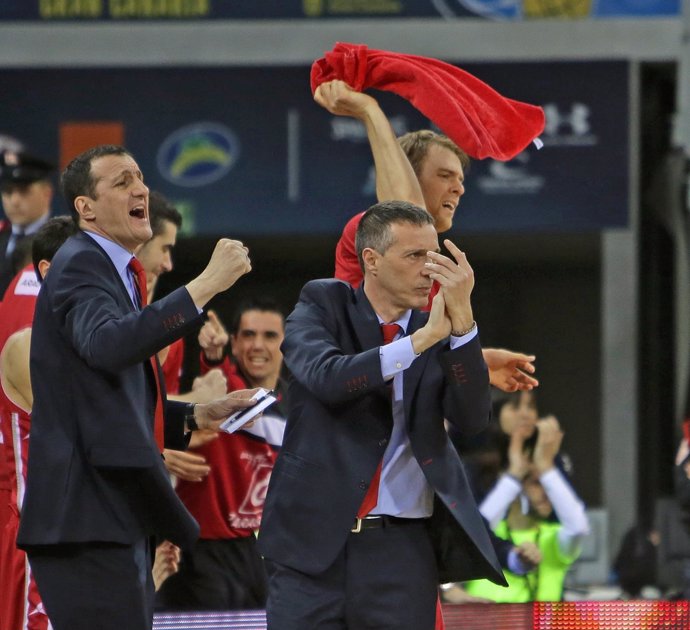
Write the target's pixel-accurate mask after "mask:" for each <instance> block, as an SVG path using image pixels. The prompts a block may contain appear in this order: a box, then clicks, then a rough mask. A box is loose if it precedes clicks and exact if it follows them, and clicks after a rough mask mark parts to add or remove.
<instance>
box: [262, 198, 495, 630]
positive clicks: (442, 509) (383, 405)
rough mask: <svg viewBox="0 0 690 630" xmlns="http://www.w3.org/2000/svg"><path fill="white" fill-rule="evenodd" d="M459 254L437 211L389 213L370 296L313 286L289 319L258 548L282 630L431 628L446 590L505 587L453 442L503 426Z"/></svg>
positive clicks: (366, 258)
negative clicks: (277, 448) (275, 445)
mask: <svg viewBox="0 0 690 630" xmlns="http://www.w3.org/2000/svg"><path fill="white" fill-rule="evenodd" d="M445 245H446V247H447V248H448V250H449V251H450V253H451V255H452V257H453V259H454V260H453V259H451V258H449V257H447V256H444V255H442V254H440V253H439V251H438V250H439V245H438V237H437V234H436V231H435V229H434V223H433V219H432V217H431V216H430V215H429V214H428V213H427V212H426V211H425V210H423V209H421V208H418V207H417V206H414V205H412V204H410V203H408V202H404V201H386V202H382V203H379V204H376V205H375V206H372V207H371V208H370V209H369V210H368V211H367V212H366V213H365V215H364V217H363V218H362V221H361V223H360V225H359V226H358V229H357V236H356V249H357V254H358V257H359V261H360V265H361V266H362V269H363V271H364V284H363V286H361V287H360V288H359V289H357V290H354V289H352V287H351V286H350V285H348V284H347V283H345V282H342V281H339V280H315V281H312V282H309V283H308V284H307V285H306V286H305V287H304V288H303V290H302V293H301V295H300V299H299V302H298V303H297V306H296V307H295V310H294V311H293V313H292V314H291V315H290V316H289V317H288V319H287V321H286V328H285V341H284V344H283V353H284V356H285V364H286V365H287V367H288V368H289V370H290V373H291V374H292V380H291V383H290V388H289V391H288V397H287V398H288V419H287V427H286V431H285V438H284V442H283V448H282V450H281V452H280V454H279V456H278V461H277V462H276V465H275V468H274V471H273V475H272V477H271V482H270V485H269V490H268V496H267V498H266V503H265V506H264V517H263V523H262V528H261V533H260V535H259V545H260V551H261V552H262V554H263V555H264V556H265V558H266V560H267V569H268V573H269V597H268V605H267V618H268V627H269V629H270V630H304V629H305V628H309V629H310V630H313V629H326V628H328V629H329V630H335V629H338V630H345V629H349V630H360V629H362V628H376V629H377V630H384V629H390V630H393V629H395V630H431V628H433V627H434V620H435V610H436V599H437V584H438V583H439V581H448V580H453V581H460V580H466V579H470V578H471V577H472V576H477V575H482V576H484V577H487V578H489V579H491V580H493V581H495V582H497V583H500V584H505V581H504V578H503V574H502V572H501V569H500V567H499V564H498V561H497V560H496V556H495V554H494V551H493V548H492V545H491V542H490V541H489V537H488V534H487V529H486V526H485V525H484V522H483V521H482V519H481V516H480V515H479V512H478V510H477V506H476V505H475V503H474V501H473V499H472V494H471V492H470V489H469V487H468V484H467V480H466V478H465V473H464V470H463V468H462V464H461V462H460V459H459V457H458V455H457V452H456V450H455V449H454V448H453V446H452V444H451V443H450V441H449V439H448V436H447V434H446V431H445V429H444V418H446V419H448V421H450V422H452V423H453V424H455V425H456V426H457V427H458V428H459V430H461V431H465V432H469V433H472V432H478V431H481V430H482V429H483V428H485V427H486V425H487V422H488V420H489V414H490V411H489V410H490V395H489V378H488V373H487V368H486V365H485V363H484V361H483V359H482V353H481V345H480V343H479V337H478V335H477V326H476V324H475V322H474V319H473V315H472V306H471V302H470V294H471V292H472V288H473V286H474V275H473V272H472V268H471V267H470V265H469V263H468V262H467V259H466V257H465V255H464V254H463V252H461V251H460V250H459V249H458V248H457V247H456V246H455V245H454V244H453V243H452V242H450V241H449V240H446V241H445ZM434 280H436V281H437V282H438V283H439V284H440V286H441V290H440V291H439V293H438V295H437V296H436V297H435V298H434V301H433V306H432V308H431V311H430V312H429V313H422V312H421V311H420V310H418V309H420V308H422V307H424V306H425V305H426V303H427V300H428V296H429V292H430V291H431V286H432V283H433V281H434ZM448 523H451V527H448V526H447V525H448ZM444 524H445V525H446V526H445V527H442V525H444Z"/></svg>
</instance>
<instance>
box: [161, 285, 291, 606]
mask: <svg viewBox="0 0 690 630" xmlns="http://www.w3.org/2000/svg"><path fill="white" fill-rule="evenodd" d="M283 336H284V324H283V314H282V313H281V311H280V308H279V307H278V305H277V304H276V303H274V302H273V301H272V300H269V299H266V298H255V299H252V300H249V301H247V302H245V303H243V304H241V305H240V306H239V308H238V309H237V311H236V315H235V318H234V321H233V324H232V327H231V335H230V336H229V337H228V334H227V332H226V331H225V328H224V326H223V324H222V323H221V321H220V320H219V319H218V317H217V316H216V315H215V313H213V311H210V312H209V320H208V321H207V322H206V324H204V326H203V327H202V329H201V331H200V333H199V342H200V345H201V347H202V349H203V352H202V357H201V364H202V372H204V371H205V370H209V369H213V368H215V367H220V368H221V369H222V370H223V373H224V375H225V377H226V378H227V382H228V391H233V390H236V389H245V388H247V387H263V388H265V389H269V390H274V391H276V392H277V394H278V402H277V403H275V404H274V405H273V406H272V407H269V408H268V409H267V410H266V411H264V413H263V415H262V417H261V419H260V420H259V421H257V422H256V423H255V424H254V425H253V426H252V427H251V428H246V429H244V428H243V429H242V430H240V431H237V432H236V433H233V434H225V433H221V434H220V435H219V437H218V438H217V439H215V440H213V441H211V442H209V443H207V444H205V445H204V446H202V447H200V448H198V449H194V453H195V454H198V455H201V456H203V457H204V458H205V461H206V463H207V464H208V465H209V466H210V472H209V474H208V476H206V477H204V478H203V479H199V480H197V481H193V480H186V479H185V480H180V481H179V482H178V484H177V494H178V496H179V497H180V498H181V499H182V502H183V503H184V504H185V506H186V507H187V509H188V510H189V511H190V512H191V513H192V515H193V516H194V517H195V518H196V519H197V521H198V522H199V525H200V527H201V534H200V539H199V541H198V542H197V544H196V546H195V547H194V549H193V551H191V552H190V553H185V554H183V557H182V563H181V565H180V571H179V573H178V574H176V575H174V576H172V577H171V578H169V579H168V580H167V581H166V582H165V583H164V585H163V587H162V588H161V590H160V592H159V596H158V602H159V605H160V606H161V607H163V608H166V609H177V610H194V609H195V610H228V609H235V610H237V609H252V608H263V607H264V605H265V603H266V577H265V573H264V567H263V563H262V561H261V557H260V556H259V553H258V552H257V551H256V540H255V535H254V532H255V531H256V530H257V529H258V528H259V525H260V522H261V516H262V512H263V504H264V498H265V495H266V489H267V487H268V481H269V477H270V474H271V471H272V470H273V464H274V463H275V459H276V456H277V450H278V448H279V447H280V445H281V444H282V440H283V431H284V429H285V416H284V413H283V407H282V397H283V391H284V386H283V383H282V381H281V379H280V371H281V367H282V362H283V355H282V352H281V351H280V344H281V343H282V341H283ZM228 341H230V345H231V348H232V355H233V358H234V362H233V363H231V362H230V360H229V358H228V357H227V356H224V353H225V347H226V346H227V344H228Z"/></svg>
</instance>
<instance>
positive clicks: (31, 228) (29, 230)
mask: <svg viewBox="0 0 690 630" xmlns="http://www.w3.org/2000/svg"><path fill="white" fill-rule="evenodd" d="M49 217H50V214H49V213H47V212H46V214H44V215H43V216H42V217H41V218H40V219H36V220H35V221H34V222H33V223H29V225H25V226H24V227H21V226H19V225H13V226H12V234H14V235H15V236H17V235H18V234H24V235H25V236H30V235H31V234H35V233H36V232H38V230H40V229H41V226H42V225H43V224H44V223H45V222H46V221H47V220H48V219H49Z"/></svg>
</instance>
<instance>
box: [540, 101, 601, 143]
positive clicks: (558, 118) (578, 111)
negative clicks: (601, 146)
mask: <svg viewBox="0 0 690 630" xmlns="http://www.w3.org/2000/svg"><path fill="white" fill-rule="evenodd" d="M544 114H545V115H546V125H545V127H544V133H545V134H546V135H549V136H555V135H556V134H558V132H559V131H562V130H563V128H564V127H569V128H570V132H571V133H572V134H574V135H576V136H584V135H586V134H588V133H589V132H590V130H591V125H590V123H589V115H590V108H589V106H588V105H585V104H584V103H573V104H572V106H571V107H570V112H563V111H561V110H560V108H559V107H558V105H556V104H555V103H548V104H546V105H544Z"/></svg>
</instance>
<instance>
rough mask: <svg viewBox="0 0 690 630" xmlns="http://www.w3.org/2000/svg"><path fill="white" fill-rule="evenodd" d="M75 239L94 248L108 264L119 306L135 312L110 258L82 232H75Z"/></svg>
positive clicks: (127, 292)
mask: <svg viewBox="0 0 690 630" xmlns="http://www.w3.org/2000/svg"><path fill="white" fill-rule="evenodd" d="M75 238H78V239H79V240H80V241H81V242H82V243H84V244H86V246H87V247H94V248H95V249H97V250H98V251H99V252H100V253H101V255H102V256H103V258H105V259H106V261H107V262H108V265H109V266H110V269H112V272H113V281H114V282H115V283H116V284H117V286H118V287H119V288H120V303H121V305H123V306H124V305H126V306H127V310H130V311H133V310H136V307H135V306H134V304H132V298H131V297H130V295H129V291H127V287H126V286H125V285H124V283H123V282H122V278H121V277H120V274H119V273H118V271H117V269H116V268H115V265H114V264H113V261H112V260H111V259H110V256H108V254H107V253H106V251H105V250H104V249H103V248H102V247H101V246H100V245H99V244H98V243H97V242H96V241H95V240H94V239H92V238H91V237H90V236H88V235H87V234H84V233H83V232H77V234H76V235H75Z"/></svg>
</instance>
